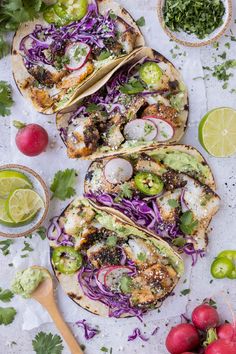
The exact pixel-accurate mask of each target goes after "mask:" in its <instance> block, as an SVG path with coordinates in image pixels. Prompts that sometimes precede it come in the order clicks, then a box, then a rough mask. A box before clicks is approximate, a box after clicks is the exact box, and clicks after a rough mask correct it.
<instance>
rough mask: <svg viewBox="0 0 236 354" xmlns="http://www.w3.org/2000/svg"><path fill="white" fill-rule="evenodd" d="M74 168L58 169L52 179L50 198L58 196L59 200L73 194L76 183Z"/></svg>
mask: <svg viewBox="0 0 236 354" xmlns="http://www.w3.org/2000/svg"><path fill="white" fill-rule="evenodd" d="M76 176H77V173H76V170H74V169H68V168H67V169H66V170H64V171H58V172H57V173H56V174H55V176H54V179H53V182H52V184H51V187H50V190H51V192H52V193H53V195H52V198H54V197H55V198H58V199H60V200H66V199H68V198H71V197H73V196H74V195H75V193H76V191H75V189H74V186H75V183H76Z"/></svg>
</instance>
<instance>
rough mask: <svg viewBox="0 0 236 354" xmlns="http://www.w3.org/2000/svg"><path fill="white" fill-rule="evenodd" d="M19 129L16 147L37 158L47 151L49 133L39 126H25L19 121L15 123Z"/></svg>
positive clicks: (23, 152)
mask: <svg viewBox="0 0 236 354" xmlns="http://www.w3.org/2000/svg"><path fill="white" fill-rule="evenodd" d="M13 124H14V126H15V127H16V128H17V129H19V130H18V132H17V134H16V138H15V141H16V146H17V147H18V149H19V150H20V151H21V152H22V154H24V155H27V156H37V155H39V154H41V153H42V152H43V151H45V150H46V148H47V145H48V133H47V132H46V130H45V129H44V128H43V127H41V126H40V125H38V124H27V125H26V124H24V123H22V122H19V121H14V122H13Z"/></svg>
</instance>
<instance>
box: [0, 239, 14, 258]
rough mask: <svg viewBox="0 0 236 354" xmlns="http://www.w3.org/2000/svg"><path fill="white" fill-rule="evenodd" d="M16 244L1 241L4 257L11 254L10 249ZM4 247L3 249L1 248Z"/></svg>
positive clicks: (8, 240) (0, 248)
mask: <svg viewBox="0 0 236 354" xmlns="http://www.w3.org/2000/svg"><path fill="white" fill-rule="evenodd" d="M13 243H14V240H11V239H7V240H2V241H0V250H1V251H2V254H3V255H4V256H7V255H8V254H9V253H10V250H9V247H10V246H11V245H12V244H13ZM1 246H2V247H1Z"/></svg>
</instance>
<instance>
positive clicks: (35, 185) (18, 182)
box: [0, 164, 49, 238]
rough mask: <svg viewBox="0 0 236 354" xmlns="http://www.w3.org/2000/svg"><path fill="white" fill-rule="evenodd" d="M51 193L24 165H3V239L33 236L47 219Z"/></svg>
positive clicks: (0, 208) (0, 216) (0, 192)
mask: <svg viewBox="0 0 236 354" xmlns="http://www.w3.org/2000/svg"><path fill="white" fill-rule="evenodd" d="M48 207H49V192H48V189H47V186H46V184H45V182H44V181H43V179H42V178H41V177H40V176H39V175H38V174H37V173H36V172H35V171H33V170H31V169H30V168H28V167H26V166H22V165H15V164H9V165H3V166H0V236H3V237H8V238H15V237H23V236H27V235H29V234H31V233H32V232H33V231H35V230H36V229H38V228H39V226H40V225H41V224H42V222H43V221H44V219H45V218H46V215H47V212H48Z"/></svg>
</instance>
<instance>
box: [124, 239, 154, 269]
mask: <svg viewBox="0 0 236 354" xmlns="http://www.w3.org/2000/svg"><path fill="white" fill-rule="evenodd" d="M124 250H125V253H126V255H127V257H128V258H129V259H131V260H132V261H133V262H134V263H135V264H137V265H138V266H141V267H143V265H144V264H145V266H147V265H151V264H155V263H156V262H158V261H159V259H160V256H159V255H158V253H157V251H156V248H155V247H154V246H153V245H152V244H151V243H148V242H147V241H143V240H142V239H132V238H131V239H130V240H129V241H128V244H127V245H125V246H124Z"/></svg>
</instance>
